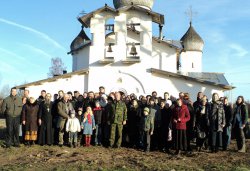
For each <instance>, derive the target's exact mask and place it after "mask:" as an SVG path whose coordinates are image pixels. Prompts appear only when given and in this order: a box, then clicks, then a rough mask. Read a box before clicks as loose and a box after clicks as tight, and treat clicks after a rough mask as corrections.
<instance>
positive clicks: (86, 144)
mask: <svg viewBox="0 0 250 171" xmlns="http://www.w3.org/2000/svg"><path fill="white" fill-rule="evenodd" d="M84 146H86V147H87V146H88V137H87V136H85V144H84Z"/></svg>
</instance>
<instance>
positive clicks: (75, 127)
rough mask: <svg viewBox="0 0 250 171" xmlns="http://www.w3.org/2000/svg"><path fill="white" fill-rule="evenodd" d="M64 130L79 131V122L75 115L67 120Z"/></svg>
mask: <svg viewBox="0 0 250 171" xmlns="http://www.w3.org/2000/svg"><path fill="white" fill-rule="evenodd" d="M66 132H81V126H80V122H79V120H78V119H77V118H76V117H74V118H69V119H68V120H67V123H66Z"/></svg>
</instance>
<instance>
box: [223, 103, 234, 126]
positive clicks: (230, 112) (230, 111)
mask: <svg viewBox="0 0 250 171" xmlns="http://www.w3.org/2000/svg"><path fill="white" fill-rule="evenodd" d="M224 111H225V119H226V127H228V126H231V125H232V121H233V109H232V107H231V105H224Z"/></svg>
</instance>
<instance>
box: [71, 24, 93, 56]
mask: <svg viewBox="0 0 250 171" xmlns="http://www.w3.org/2000/svg"><path fill="white" fill-rule="evenodd" d="M90 42H91V40H90V38H89V37H88V36H87V34H86V33H85V31H84V29H83V27H82V30H81V31H80V33H79V34H78V35H77V37H76V38H75V39H74V40H73V41H72V43H71V45H70V49H71V51H74V50H75V49H77V48H79V47H81V46H84V45H86V44H88V43H90Z"/></svg>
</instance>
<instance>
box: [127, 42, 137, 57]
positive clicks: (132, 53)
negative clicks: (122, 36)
mask: <svg viewBox="0 0 250 171" xmlns="http://www.w3.org/2000/svg"><path fill="white" fill-rule="evenodd" d="M129 54H130V55H133V56H135V55H137V51H136V47H135V43H133V44H132V47H131V51H130V53H129Z"/></svg>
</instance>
